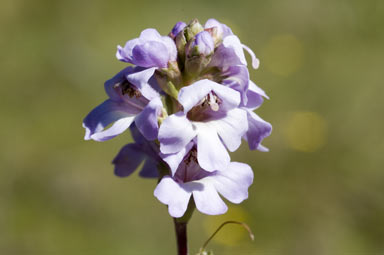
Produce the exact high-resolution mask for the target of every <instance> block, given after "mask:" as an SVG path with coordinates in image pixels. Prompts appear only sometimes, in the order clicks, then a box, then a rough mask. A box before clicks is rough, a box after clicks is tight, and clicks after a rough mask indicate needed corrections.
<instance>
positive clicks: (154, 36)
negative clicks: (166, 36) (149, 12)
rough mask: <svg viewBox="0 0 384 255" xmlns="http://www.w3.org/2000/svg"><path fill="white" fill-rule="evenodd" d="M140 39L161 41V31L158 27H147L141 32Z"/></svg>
mask: <svg viewBox="0 0 384 255" xmlns="http://www.w3.org/2000/svg"><path fill="white" fill-rule="evenodd" d="M140 40H141V41H158V42H160V41H161V35H160V34H159V32H157V30H156V29H154V28H147V29H144V30H143V31H142V32H141V33H140Z"/></svg>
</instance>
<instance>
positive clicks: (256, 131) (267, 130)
mask: <svg viewBox="0 0 384 255" xmlns="http://www.w3.org/2000/svg"><path fill="white" fill-rule="evenodd" d="M247 117H248V131H247V133H246V134H245V136H244V138H245V140H247V141H248V145H249V148H250V149H251V150H256V149H260V150H261V151H265V149H266V148H265V147H264V146H262V147H260V143H261V141H262V140H263V139H264V138H265V137H267V136H269V135H270V134H271V132H272V125H271V124H269V123H268V122H266V121H264V120H263V119H261V118H260V117H259V116H258V115H257V114H256V113H254V112H252V111H247Z"/></svg>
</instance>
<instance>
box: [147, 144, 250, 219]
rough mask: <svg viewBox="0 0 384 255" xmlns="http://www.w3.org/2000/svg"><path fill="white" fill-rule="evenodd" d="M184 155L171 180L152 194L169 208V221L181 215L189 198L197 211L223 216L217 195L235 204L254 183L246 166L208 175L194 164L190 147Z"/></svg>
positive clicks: (167, 178) (224, 208)
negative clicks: (170, 218)
mask: <svg viewBox="0 0 384 255" xmlns="http://www.w3.org/2000/svg"><path fill="white" fill-rule="evenodd" d="M184 152H185V155H183V159H182V162H181V164H180V165H179V167H178V168H177V170H176V172H175V174H174V176H173V177H171V176H170V175H166V176H164V177H163V178H162V179H161V181H160V183H159V184H158V185H157V187H156V189H155V191H154V195H155V196H156V197H157V199H159V200H160V202H162V203H164V204H166V205H168V211H169V214H170V215H171V216H172V217H176V218H178V217H181V216H183V215H184V213H185V211H186V210H187V207H188V203H189V200H190V198H191V196H193V200H194V202H195V204H196V208H197V209H198V210H199V211H200V212H202V213H205V214H209V215H217V214H223V213H225V212H226V211H227V209H228V208H227V206H226V205H225V203H224V202H223V200H222V199H221V198H220V196H219V194H221V195H222V196H223V197H225V198H226V199H228V200H229V201H230V202H232V203H236V204H238V203H241V202H242V201H243V200H244V199H247V198H248V187H249V186H250V185H251V184H252V181H253V172H252V170H251V168H250V167H249V166H248V165H246V164H243V163H237V162H232V163H230V164H229V165H228V166H227V167H226V168H224V169H221V170H216V171H213V172H208V171H205V170H204V169H203V168H201V166H200V164H199V163H198V162H197V156H196V154H197V150H196V147H195V146H194V145H193V143H189V144H188V149H187V150H185V151H184ZM176 157H180V155H177V156H176ZM168 160H169V159H168Z"/></svg>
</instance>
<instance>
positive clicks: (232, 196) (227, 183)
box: [209, 162, 253, 204]
mask: <svg viewBox="0 0 384 255" xmlns="http://www.w3.org/2000/svg"><path fill="white" fill-rule="evenodd" d="M209 178H210V179H212V180H213V183H214V186H215V188H216V190H217V191H218V192H219V193H220V194H221V195H222V196H223V197H225V198H226V199H228V200H229V201H230V202H232V203H235V204H239V203H241V202H242V201H243V200H245V199H247V198H248V188H249V186H250V185H251V184H252V182H253V172H252V169H251V167H250V166H248V165H247V164H243V163H238V162H231V163H230V164H229V165H228V168H227V169H225V170H220V171H218V172H217V174H216V175H215V176H212V177H209Z"/></svg>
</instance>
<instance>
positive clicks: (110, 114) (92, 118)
mask: <svg viewBox="0 0 384 255" xmlns="http://www.w3.org/2000/svg"><path fill="white" fill-rule="evenodd" d="M138 113H139V111H138V110H137V109H136V108H134V107H131V106H130V105H128V104H124V103H121V102H115V101H112V100H111V99H108V100H106V101H104V102H103V103H102V104H100V105H99V106H97V107H96V108H95V109H93V110H92V111H91V112H90V113H89V114H88V115H87V116H86V117H85V119H84V121H83V127H84V128H85V129H86V131H85V137H84V139H85V140H90V139H93V140H95V141H106V140H109V139H111V138H113V137H115V136H117V135H119V134H121V133H122V132H124V131H125V130H126V129H127V128H128V127H129V126H130V125H131V123H132V122H133V120H134V119H135V116H136V115H137V114H138ZM113 122H114V124H113V125H112V126H111V127H110V128H108V129H105V128H106V127H107V126H108V125H110V124H111V123H113Z"/></svg>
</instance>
